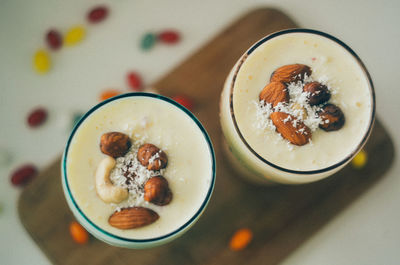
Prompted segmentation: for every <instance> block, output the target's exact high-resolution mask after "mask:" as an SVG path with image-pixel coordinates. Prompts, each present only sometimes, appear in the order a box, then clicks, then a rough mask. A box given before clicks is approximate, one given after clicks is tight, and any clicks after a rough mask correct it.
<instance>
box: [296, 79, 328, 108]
mask: <svg viewBox="0 0 400 265" xmlns="http://www.w3.org/2000/svg"><path fill="white" fill-rule="evenodd" d="M303 91H304V92H309V93H310V95H309V96H308V103H309V104H310V105H311V106H313V105H319V104H322V103H324V102H327V101H328V100H329V99H330V98H331V93H330V92H329V90H328V88H327V87H326V86H325V85H323V84H321V83H319V82H310V83H307V84H305V85H304V87H303Z"/></svg>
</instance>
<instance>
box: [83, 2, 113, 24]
mask: <svg viewBox="0 0 400 265" xmlns="http://www.w3.org/2000/svg"><path fill="white" fill-rule="evenodd" d="M107 15H108V8H107V7H105V6H97V7H95V8H93V9H91V10H90V11H89V13H88V14H87V20H88V21H89V22H91V23H99V22H101V21H103V20H104V19H105V18H106V17H107Z"/></svg>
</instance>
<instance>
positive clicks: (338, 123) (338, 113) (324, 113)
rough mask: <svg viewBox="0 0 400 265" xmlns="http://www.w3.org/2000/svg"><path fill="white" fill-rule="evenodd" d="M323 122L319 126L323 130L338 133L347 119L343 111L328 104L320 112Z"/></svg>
mask: <svg viewBox="0 0 400 265" xmlns="http://www.w3.org/2000/svg"><path fill="white" fill-rule="evenodd" d="M318 115H319V116H320V117H321V119H322V122H321V124H320V125H319V127H320V128H321V129H323V130H324V131H327V132H331V131H337V130H339V129H341V128H342V127H343V125H344V122H345V118H344V114H343V112H342V110H341V109H340V108H339V107H338V106H336V105H334V104H330V103H328V104H326V105H325V106H323V107H322V109H321V111H319V112H318Z"/></svg>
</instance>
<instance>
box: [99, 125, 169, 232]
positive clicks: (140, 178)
mask: <svg viewBox="0 0 400 265" xmlns="http://www.w3.org/2000/svg"><path fill="white" fill-rule="evenodd" d="M136 136H137V134H136ZM142 143H143V139H139V140H138V141H133V140H131V139H130V138H129V136H128V135H126V134H123V133H119V132H109V133H105V134H103V135H102V136H101V140H100V150H101V152H102V153H104V154H106V155H107V157H105V158H104V159H103V160H102V161H101V162H100V164H99V165H98V167H97V171H96V191H97V195H98V196H99V197H100V199H101V200H102V201H103V202H105V203H108V204H111V205H112V206H113V207H116V208H115V209H116V211H115V212H114V213H113V214H112V215H111V216H110V218H109V223H110V225H111V226H114V227H116V228H120V229H132V228H138V227H142V226H145V225H149V224H151V223H153V222H155V221H156V220H157V219H158V218H159V216H158V214H157V213H156V212H155V211H153V210H151V209H147V208H144V207H142V206H143V205H146V204H148V203H152V204H155V205H158V206H164V205H167V204H169V203H170V202H171V200H172V192H171V190H170V188H169V185H168V181H167V179H166V178H164V177H163V176H162V174H163V172H164V169H165V168H166V166H167V163H168V157H167V154H166V153H165V152H164V151H163V150H161V149H160V148H158V147H157V146H155V145H154V144H150V143H144V144H142Z"/></svg>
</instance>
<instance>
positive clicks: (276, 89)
mask: <svg viewBox="0 0 400 265" xmlns="http://www.w3.org/2000/svg"><path fill="white" fill-rule="evenodd" d="M259 98H260V101H262V100H264V102H266V103H271V104H272V106H273V107H275V106H276V105H278V103H279V102H282V103H289V92H288V90H287V88H286V85H285V84H283V83H281V82H271V83H269V84H268V85H266V86H265V87H264V89H263V90H262V91H261V93H260V96H259Z"/></svg>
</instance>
